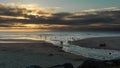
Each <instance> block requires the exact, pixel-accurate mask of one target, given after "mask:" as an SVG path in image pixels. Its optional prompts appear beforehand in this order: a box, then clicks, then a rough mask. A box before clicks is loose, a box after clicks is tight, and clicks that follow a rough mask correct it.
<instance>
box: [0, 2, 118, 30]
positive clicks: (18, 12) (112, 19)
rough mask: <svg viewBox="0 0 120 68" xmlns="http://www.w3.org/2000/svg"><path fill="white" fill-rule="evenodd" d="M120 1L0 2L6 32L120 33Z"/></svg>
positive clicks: (0, 18) (0, 22)
mask: <svg viewBox="0 0 120 68" xmlns="http://www.w3.org/2000/svg"><path fill="white" fill-rule="evenodd" d="M119 3H120V0H0V32H1V31H2V32H3V31H7V32H8V31H10V32H11V31H17V32H26V31H31V32H34V31H90V30H92V31H120V19H119V18H120V4H119Z"/></svg>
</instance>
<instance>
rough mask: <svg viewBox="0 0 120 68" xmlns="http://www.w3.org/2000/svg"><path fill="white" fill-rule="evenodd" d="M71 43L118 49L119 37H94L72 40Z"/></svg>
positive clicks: (119, 47)
mask: <svg viewBox="0 0 120 68" xmlns="http://www.w3.org/2000/svg"><path fill="white" fill-rule="evenodd" d="M72 44H74V45H79V46H82V47H88V48H97V49H110V50H120V37H96V38H87V39H81V40H76V41H73V42H72Z"/></svg>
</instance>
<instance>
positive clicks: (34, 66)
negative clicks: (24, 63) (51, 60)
mask: <svg viewBox="0 0 120 68" xmlns="http://www.w3.org/2000/svg"><path fill="white" fill-rule="evenodd" d="M26 68H42V67H41V66H39V65H30V66H28V67H26Z"/></svg>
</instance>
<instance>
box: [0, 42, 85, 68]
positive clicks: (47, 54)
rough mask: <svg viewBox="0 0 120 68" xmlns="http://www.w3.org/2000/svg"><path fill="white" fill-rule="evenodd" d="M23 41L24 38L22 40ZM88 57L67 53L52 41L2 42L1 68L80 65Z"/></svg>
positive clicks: (0, 50)
mask: <svg viewBox="0 0 120 68" xmlns="http://www.w3.org/2000/svg"><path fill="white" fill-rule="evenodd" d="M22 41H23V40H22ZM85 59H86V58H85V57H82V56H78V55H74V54H70V53H66V52H64V51H63V50H62V48H60V47H57V46H54V45H53V44H51V43H47V42H43V41H41V42H40V41H39V42H38V43H36V42H35V43H0V68H25V67H26V66H29V65H34V64H35V65H40V66H42V67H50V66H53V65H57V64H64V63H68V62H70V63H72V64H73V65H74V66H75V67H77V66H79V65H80V64H81V63H82V62H83V61H84V60H85Z"/></svg>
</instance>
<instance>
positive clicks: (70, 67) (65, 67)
mask: <svg viewBox="0 0 120 68" xmlns="http://www.w3.org/2000/svg"><path fill="white" fill-rule="evenodd" d="M49 68H74V67H73V65H72V64H71V63H65V64H63V65H55V66H52V67H49Z"/></svg>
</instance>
